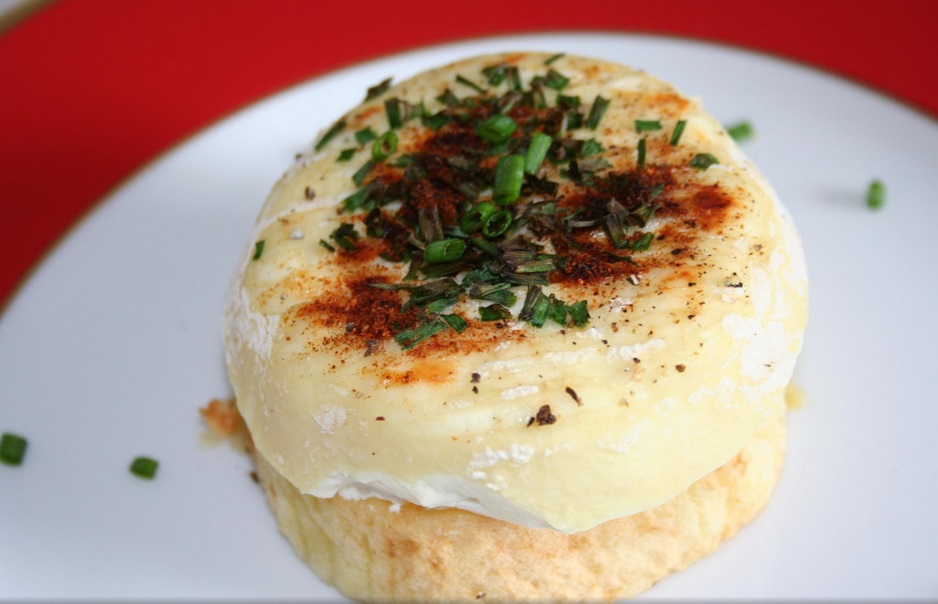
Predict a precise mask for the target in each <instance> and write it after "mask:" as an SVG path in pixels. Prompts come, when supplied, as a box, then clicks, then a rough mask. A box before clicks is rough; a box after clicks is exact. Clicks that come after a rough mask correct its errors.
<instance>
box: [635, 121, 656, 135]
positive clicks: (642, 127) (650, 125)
mask: <svg viewBox="0 0 938 604" xmlns="http://www.w3.org/2000/svg"><path fill="white" fill-rule="evenodd" d="M653 130H661V120H635V131H636V132H639V133H641V132H651V131H653Z"/></svg>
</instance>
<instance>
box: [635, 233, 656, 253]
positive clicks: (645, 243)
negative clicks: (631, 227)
mask: <svg viewBox="0 0 938 604" xmlns="http://www.w3.org/2000/svg"><path fill="white" fill-rule="evenodd" d="M654 238H655V234H654V233H645V234H643V235H642V236H641V238H639V240H638V241H636V242H635V243H633V244H632V249H633V250H636V251H639V252H643V251H645V250H647V249H648V248H649V247H651V242H652V240H654Z"/></svg>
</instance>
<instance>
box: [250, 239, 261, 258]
mask: <svg viewBox="0 0 938 604" xmlns="http://www.w3.org/2000/svg"><path fill="white" fill-rule="evenodd" d="M263 253H264V240H263V239H261V240H260V241H257V242H255V243H254V256H252V257H251V260H260V258H261V254H263Z"/></svg>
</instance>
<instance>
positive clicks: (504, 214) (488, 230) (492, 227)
mask: <svg viewBox="0 0 938 604" xmlns="http://www.w3.org/2000/svg"><path fill="white" fill-rule="evenodd" d="M511 222H512V218H511V212H509V211H508V210H500V211H498V212H493V213H492V214H490V215H489V217H488V218H486V219H485V222H483V223H482V234H483V235H485V236H486V237H489V238H494V237H498V236H499V235H501V234H503V233H504V232H505V231H507V230H508V227H510V226H511ZM483 251H487V250H485V249H484V248H483ZM490 253H493V252H490Z"/></svg>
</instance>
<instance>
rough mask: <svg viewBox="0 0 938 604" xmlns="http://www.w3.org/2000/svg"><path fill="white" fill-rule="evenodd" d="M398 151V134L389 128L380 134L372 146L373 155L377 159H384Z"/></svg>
mask: <svg viewBox="0 0 938 604" xmlns="http://www.w3.org/2000/svg"><path fill="white" fill-rule="evenodd" d="M395 151H397V135H396V134H394V131H393V130H388V131H387V132H385V133H384V134H382V135H381V136H379V137H378V138H377V139H376V140H375V142H374V144H373V145H372V147H371V157H372V158H374V160H375V161H384V160H386V159H387V158H388V157H390V156H391V154H393V153H394V152H395Z"/></svg>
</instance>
